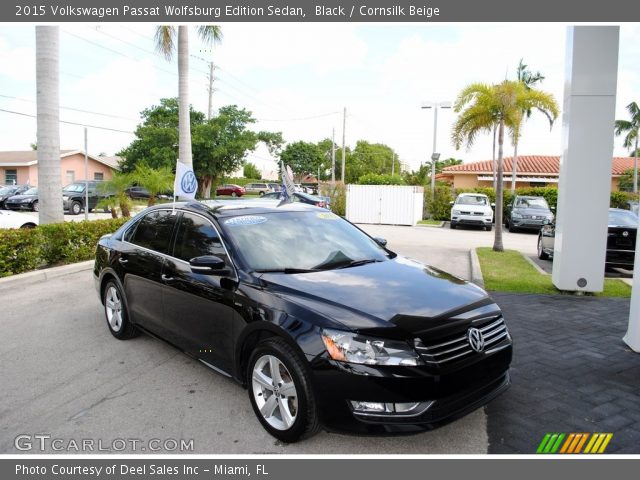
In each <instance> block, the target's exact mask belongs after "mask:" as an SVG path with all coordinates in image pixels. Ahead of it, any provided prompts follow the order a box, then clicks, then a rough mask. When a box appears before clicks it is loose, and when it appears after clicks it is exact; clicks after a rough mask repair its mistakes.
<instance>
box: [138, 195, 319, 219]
mask: <svg viewBox="0 0 640 480" xmlns="http://www.w3.org/2000/svg"><path fill="white" fill-rule="evenodd" d="M280 203H281V202H280V200H268V199H263V200H260V199H256V200H203V201H197V200H194V201H189V202H176V203H162V204H159V205H155V206H153V207H149V209H148V210H149V211H150V210H158V209H167V208H172V207H173V206H175V207H176V208H177V209H180V210H188V211H193V212H196V213H209V214H211V215H212V216H213V217H214V218H222V217H234V216H236V215H259V214H261V213H278V212H303V211H319V210H321V211H326V210H325V209H320V208H318V207H314V206H313V205H308V204H305V203H300V202H292V203H285V204H282V205H280Z"/></svg>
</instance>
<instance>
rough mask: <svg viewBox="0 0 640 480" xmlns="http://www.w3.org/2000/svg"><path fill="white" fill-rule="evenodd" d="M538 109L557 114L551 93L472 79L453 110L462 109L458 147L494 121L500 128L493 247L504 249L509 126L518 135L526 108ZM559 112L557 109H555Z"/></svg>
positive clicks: (487, 129) (470, 142) (456, 132)
mask: <svg viewBox="0 0 640 480" xmlns="http://www.w3.org/2000/svg"><path fill="white" fill-rule="evenodd" d="M529 109H537V110H540V111H542V112H543V113H545V115H547V117H552V116H553V117H555V115H557V112H556V102H555V100H554V98H553V96H552V95H550V94H548V93H545V92H541V91H538V90H533V89H531V90H529V89H527V88H526V87H525V86H524V84H523V83H522V82H514V81H510V80H505V81H503V82H502V83H499V84H497V85H487V84H484V83H473V84H471V85H469V86H467V87H465V88H464V89H463V90H462V92H460V94H459V95H458V97H457V99H456V102H455V105H454V110H455V112H456V113H459V116H458V119H457V120H456V122H455V124H454V126H453V131H452V134H451V137H452V140H453V143H454V145H455V146H456V148H460V146H461V145H462V143H466V144H467V147H468V148H470V147H471V146H472V145H473V142H474V141H475V139H476V137H477V136H478V135H479V134H480V133H483V132H484V133H491V130H492V128H493V127H494V125H497V130H498V165H497V170H498V175H497V176H498V179H497V180H498V181H497V188H496V210H495V211H496V215H495V237H494V243H493V250H495V251H497V252H501V251H503V250H504V245H503V243H502V209H503V189H504V185H503V173H504V165H503V155H504V148H503V147H504V136H505V130H508V131H509V133H510V134H511V137H512V138H513V139H515V138H516V137H517V136H518V133H519V128H520V124H521V122H522V117H523V115H524V112H526V111H527V110H529ZM554 112H556V113H554Z"/></svg>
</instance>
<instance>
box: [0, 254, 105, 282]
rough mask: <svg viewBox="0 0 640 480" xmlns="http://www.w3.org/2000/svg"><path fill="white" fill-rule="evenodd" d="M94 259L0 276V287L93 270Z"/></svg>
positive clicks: (43, 280)
mask: <svg viewBox="0 0 640 480" xmlns="http://www.w3.org/2000/svg"><path fill="white" fill-rule="evenodd" d="M94 262H95V261H94V260H87V261H86V262H79V263H72V264H71V265H62V266H61V267H53V268H45V269H42V270H36V271H34V272H27V273H20V274H18V275H12V276H10V277H6V278H0V289H2V288H9V287H18V286H20V285H30V284H33V283H39V282H46V281H47V280H51V279H53V278H58V277H63V276H65V275H71V274H72V273H78V272H83V271H85V270H91V269H92V268H93V265H94Z"/></svg>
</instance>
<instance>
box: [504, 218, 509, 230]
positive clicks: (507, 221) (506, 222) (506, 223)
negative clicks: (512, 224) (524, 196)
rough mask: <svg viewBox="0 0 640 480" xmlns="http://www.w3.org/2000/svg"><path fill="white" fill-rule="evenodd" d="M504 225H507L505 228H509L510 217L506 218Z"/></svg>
mask: <svg viewBox="0 0 640 480" xmlns="http://www.w3.org/2000/svg"><path fill="white" fill-rule="evenodd" d="M504 226H505V228H507V229H508V228H509V220H508V219H505V221H504Z"/></svg>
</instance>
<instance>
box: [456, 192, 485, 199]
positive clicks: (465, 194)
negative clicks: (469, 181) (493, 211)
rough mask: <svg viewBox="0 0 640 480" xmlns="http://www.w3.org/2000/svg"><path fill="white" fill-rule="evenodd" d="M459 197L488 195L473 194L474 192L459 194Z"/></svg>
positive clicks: (482, 194)
mask: <svg viewBox="0 0 640 480" xmlns="http://www.w3.org/2000/svg"><path fill="white" fill-rule="evenodd" d="M458 196H459V197H486V195H485V194H484V193H473V192H463V193H459V194H458ZM487 198H488V197H487Z"/></svg>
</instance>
